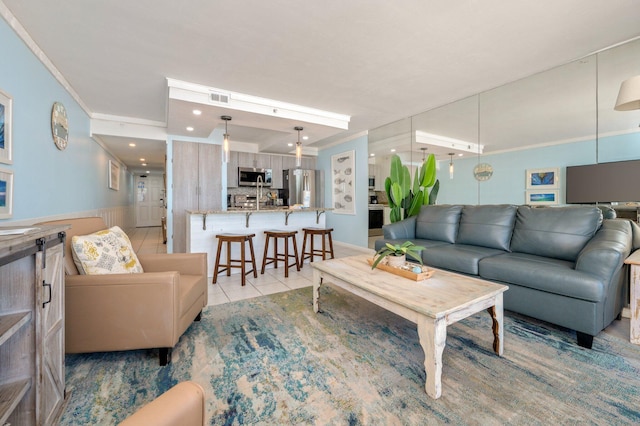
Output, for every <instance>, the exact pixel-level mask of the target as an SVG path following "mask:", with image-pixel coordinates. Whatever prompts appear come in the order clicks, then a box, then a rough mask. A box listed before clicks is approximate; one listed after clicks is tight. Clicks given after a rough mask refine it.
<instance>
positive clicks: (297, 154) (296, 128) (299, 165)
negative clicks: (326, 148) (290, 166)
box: [293, 126, 303, 169]
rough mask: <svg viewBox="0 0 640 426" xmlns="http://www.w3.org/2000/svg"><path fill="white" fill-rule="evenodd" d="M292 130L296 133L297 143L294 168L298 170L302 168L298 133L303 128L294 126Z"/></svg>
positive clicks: (300, 144) (300, 143)
mask: <svg viewBox="0 0 640 426" xmlns="http://www.w3.org/2000/svg"><path fill="white" fill-rule="evenodd" d="M293 129H294V130H297V131H298V142H296V168H298V169H299V168H300V167H302V142H300V132H301V131H302V130H303V128H302V127H300V126H296V127H294V128H293Z"/></svg>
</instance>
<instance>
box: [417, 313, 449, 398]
mask: <svg viewBox="0 0 640 426" xmlns="http://www.w3.org/2000/svg"><path fill="white" fill-rule="evenodd" d="M418 336H419V337H420V345H422V350H423V351H424V369H425V370H426V373H427V381H426V383H425V390H426V391H427V395H429V396H430V397H431V398H434V399H436V398H440V395H441V394H442V380H441V379H442V352H443V351H444V346H445V343H446V340H447V323H446V322H445V320H444V319H436V320H434V319H430V318H427V317H420V318H419V319H418Z"/></svg>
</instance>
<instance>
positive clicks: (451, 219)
mask: <svg viewBox="0 0 640 426" xmlns="http://www.w3.org/2000/svg"><path fill="white" fill-rule="evenodd" d="M461 212H462V206H453V205H442V206H434V205H429V206H422V208H421V209H420V213H418V217H417V219H416V238H417V239H422V240H434V241H444V242H447V243H455V242H456V236H457V235H458V226H459V224H460V213H461Z"/></svg>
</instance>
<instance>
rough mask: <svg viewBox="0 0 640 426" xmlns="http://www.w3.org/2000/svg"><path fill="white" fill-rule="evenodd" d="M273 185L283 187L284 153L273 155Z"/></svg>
mask: <svg viewBox="0 0 640 426" xmlns="http://www.w3.org/2000/svg"><path fill="white" fill-rule="evenodd" d="M271 187H272V188H275V189H282V155H272V156H271Z"/></svg>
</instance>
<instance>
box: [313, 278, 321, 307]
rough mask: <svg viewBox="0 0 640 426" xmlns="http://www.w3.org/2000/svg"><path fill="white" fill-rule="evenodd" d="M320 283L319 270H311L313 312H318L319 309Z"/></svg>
mask: <svg viewBox="0 0 640 426" xmlns="http://www.w3.org/2000/svg"><path fill="white" fill-rule="evenodd" d="M321 285H322V278H321V277H320V271H318V270H317V269H314V270H313V312H315V313H318V312H321V311H320V286H321Z"/></svg>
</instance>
